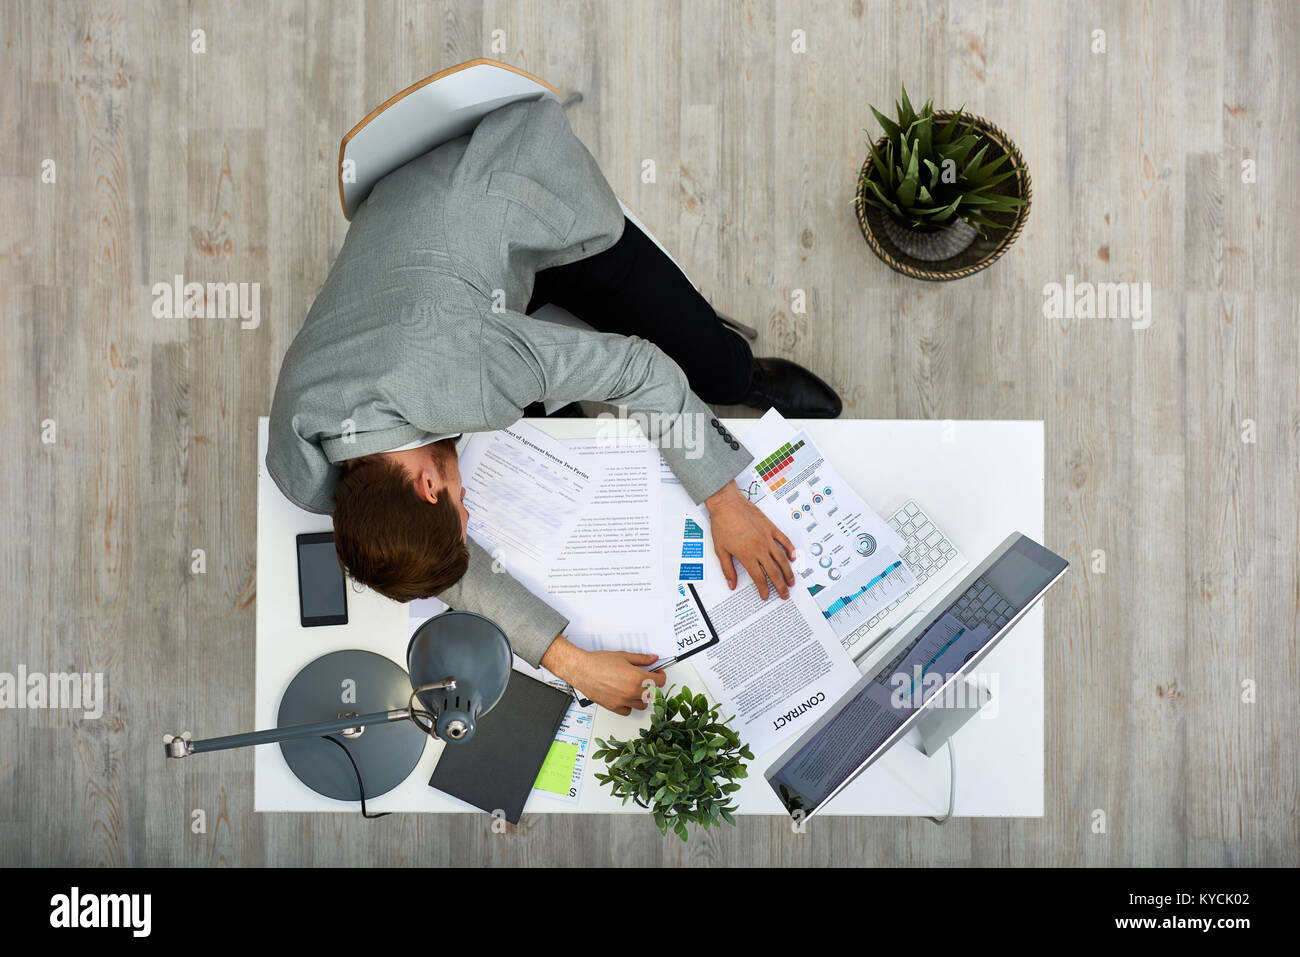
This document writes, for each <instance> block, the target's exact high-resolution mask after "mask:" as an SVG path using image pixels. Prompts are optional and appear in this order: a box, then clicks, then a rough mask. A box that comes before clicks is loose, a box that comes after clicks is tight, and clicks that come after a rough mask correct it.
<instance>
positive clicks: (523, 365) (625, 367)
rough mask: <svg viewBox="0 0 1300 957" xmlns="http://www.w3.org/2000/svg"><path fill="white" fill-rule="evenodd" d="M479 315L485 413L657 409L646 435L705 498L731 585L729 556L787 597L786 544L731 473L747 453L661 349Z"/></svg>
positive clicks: (517, 318)
mask: <svg viewBox="0 0 1300 957" xmlns="http://www.w3.org/2000/svg"><path fill="white" fill-rule="evenodd" d="M489 317H490V318H489ZM483 323H484V326H483V327H484V347H485V352H484V354H485V362H484V377H485V380H484V383H483V401H484V406H485V411H486V413H487V415H488V417H489V420H490V421H491V420H493V419H495V420H497V421H507V420H510V421H512V420H511V418H510V417H511V415H515V416H517V415H519V414H521V411H522V410H523V409H524V408H525V407H527V406H528V405H529V404H530V403H532V402H540V401H542V400H566V401H575V400H579V399H591V400H594V401H598V402H610V403H613V404H615V405H619V406H623V407H626V408H627V409H628V410H629V411H630V412H638V413H643V414H646V415H654V416H658V417H659V418H658V421H659V422H660V423H661V425H663V426H664V427H665V428H664V430H663V431H662V432H661V433H660V434H658V435H651V436H650V438H651V439H652V440H653V441H656V444H658V446H659V449H660V451H661V452H662V453H663V456H664V460H665V461H666V462H667V463H668V465H669V467H670V468H671V469H672V470H673V474H674V475H676V476H677V477H678V478H679V479H681V482H682V487H683V488H685V489H686V492H687V493H688V494H689V495H690V496H691V500H692V501H694V502H696V503H697V504H698V503H703V504H704V505H705V506H706V507H707V508H708V510H709V521H710V524H711V525H712V526H713V545H714V551H715V552H716V553H717V556H718V561H719V563H720V564H721V566H722V573H723V575H724V576H726V579H727V583H728V584H729V585H730V586H731V587H732V588H735V587H736V580H737V579H736V568H735V564H734V562H733V559H734V561H735V562H739V563H740V564H741V566H742V567H744V569H745V571H746V572H747V573H748V574H749V576H750V578H752V579H753V580H754V583H755V584H756V585H757V586H758V591H759V595H760V596H761V597H762V598H763V599H764V600H767V597H768V594H769V592H768V584H767V583H768V579H769V578H770V579H771V581H772V584H773V585H774V586H775V587H776V591H777V592H778V593H779V594H780V595H781V597H782V598H788V597H790V590H789V586H790V585H793V584H794V572H793V571H792V570H791V568H790V559H791V558H793V557H794V546H793V545H792V544H791V543H790V539H788V538H787V537H786V536H785V535H783V534H782V533H781V531H780V529H778V528H777V527H776V526H775V525H774V524H773V523H772V521H771V520H770V519H769V518H768V517H767V516H766V515H764V514H763V513H762V512H761V511H759V509H758V508H757V507H756V506H755V505H754V504H753V503H751V502H749V501H748V500H747V499H746V498H745V496H744V495H742V494H741V493H740V490H739V489H738V488H736V486H735V483H734V482H733V481H732V480H733V479H734V478H735V477H736V476H737V475H739V474H740V471H741V469H743V468H745V467H746V466H747V465H749V463H750V461H751V460H752V459H753V455H751V454H750V452H749V450H748V449H746V448H745V447H744V446H743V445H741V444H740V442H739V441H738V440H737V439H735V438H734V437H733V436H732V435H731V433H730V432H728V431H727V430H726V429H725V428H724V427H723V426H722V425H721V424H720V423H719V422H718V420H717V418H716V417H714V415H713V413H712V412H711V411H710V410H709V407H708V406H707V405H705V404H704V402H703V400H701V399H700V398H699V396H697V395H696V394H695V393H694V392H692V391H691V389H690V387H689V385H688V384H687V382H686V374H685V373H684V372H682V370H681V367H680V366H678V365H677V363H675V362H673V360H672V359H671V358H669V357H668V356H667V355H666V354H665V353H664V352H663V350H662V349H660V348H659V347H658V346H656V345H654V343H652V342H648V341H647V340H645V339H640V338H638V337H636V336H620V335H616V334H614V333H604V332H589V331H587V330H583V329H574V328H571V327H569V326H561V325H558V324H557V323H553V322H544V321H541V320H538V319H531V318H529V317H527V316H521V315H519V314H518V313H512V312H508V311H507V312H505V313H502V314H499V315H492V314H490V313H489V314H487V315H485V317H484V320H483ZM651 421H652V422H653V421H655V420H653V419H652V420H651ZM652 431H653V430H652Z"/></svg>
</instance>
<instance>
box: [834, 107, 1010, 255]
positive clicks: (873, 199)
mask: <svg viewBox="0 0 1300 957" xmlns="http://www.w3.org/2000/svg"><path fill="white" fill-rule="evenodd" d="M894 110H895V112H896V113H897V114H898V120H897V122H895V121H894V120H891V119H890V118H889V117H887V116H885V115H884V114H882V113H881V112H880V111H879V110H877V109H876V108H875V107H874V106H873V107H871V112H872V113H874V114H875V116H876V120H877V122H879V123H880V127H881V129H883V130H884V131H885V136H886V142H885V149H884V155H881V151H880V150H878V149H876V146H875V144H874V143H873V142H871V141H868V142H867V148H868V149H869V150H871V166H872V169H873V170H874V171H875V174H876V175H875V176H870V175H868V173H867V172H866V171H865V170H864V171H863V172H862V174H861V175H860V177H859V180H860V181H861V183H862V184H863V185H865V188H866V192H865V193H864V198H865V200H866V201H867V203H869V204H870V205H872V206H874V207H876V208H877V209H880V210H883V211H884V212H886V213H889V214H890V215H892V216H893V217H894V219H895V220H896V221H897V222H898V223H899V224H900V225H903V226H906V227H908V228H910V229H927V228H930V227H936V226H946V225H949V224H951V223H952V222H954V221H955V220H957V219H959V218H960V219H964V220H965V221H966V222H968V223H969V224H970V225H971V226H973V227H974V228H975V229H976V230H977V231H978V232H979V233H980V235H981V236H982V235H984V229H985V228H986V227H987V228H993V229H1005V228H1007V224H1005V223H999V222H996V221H995V220H992V219H990V218H989V217H988V215H987V214H988V213H1009V212H1012V211H1014V210H1015V209H1017V208H1018V207H1020V206H1023V205H1025V201H1024V200H1023V199H1021V198H1020V197H1018V196H1009V195H1006V194H1004V193H995V192H993V188H994V187H995V186H997V185H998V184H999V183H1001V182H1003V181H1004V180H1006V179H1008V178H1009V177H1011V176H1014V175H1015V174H1016V173H1017V172H1019V171H1020V170H1019V169H1018V168H1016V167H1012V168H1010V169H1006V170H1002V171H1001V172H998V170H999V168H1000V167H1001V166H1002V164H1003V163H1005V162H1006V161H1007V159H1008V158H1009V154H1006V153H1003V154H1002V155H1000V156H998V157H997V158H996V159H992V160H989V161H988V162H987V163H986V162H985V161H984V156H985V154H986V153H987V152H988V149H989V146H990V145H991V143H990V141H989V140H988V139H987V138H986V137H984V136H983V135H981V134H980V133H979V132H978V131H975V132H972V130H973V129H974V125H975V118H974V117H970V118H968V119H967V121H966V123H965V125H962V124H961V119H962V114H963V111H964V110H965V107H963V108H962V109H960V110H958V111H957V112H956V113H955V114H954V115H953V116H952V117H950V118H949V119H948V120H947V122H936V120H935V116H934V101H932V100H926V102H925V105H924V106H922V107H921V112H920V113H917V112H916V111H915V110H914V109H913V108H912V104H911V101H909V100H908V98H907V87H903V95H902V99H901V100H898V101H895V103H894ZM863 132H866V131H865V130H864V131H863ZM976 147H978V149H976Z"/></svg>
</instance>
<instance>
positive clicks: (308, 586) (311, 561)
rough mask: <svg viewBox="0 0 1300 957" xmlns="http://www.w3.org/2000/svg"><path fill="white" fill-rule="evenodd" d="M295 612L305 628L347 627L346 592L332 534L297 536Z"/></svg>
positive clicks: (321, 533)
mask: <svg viewBox="0 0 1300 957" xmlns="http://www.w3.org/2000/svg"><path fill="white" fill-rule="evenodd" d="M298 611H299V614H300V615H301V617H302V626H303V627H304V628H314V627H316V626H317V625H346V624H347V623H348V590H347V587H346V583H345V582H344V580H343V566H342V565H341V564H340V563H339V557H338V554H337V553H336V552H335V551H334V533H333V532H312V533H309V534H302V535H299V536H298Z"/></svg>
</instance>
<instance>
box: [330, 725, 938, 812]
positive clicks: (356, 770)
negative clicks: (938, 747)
mask: <svg viewBox="0 0 1300 957" xmlns="http://www.w3.org/2000/svg"><path fill="white" fill-rule="evenodd" d="M321 737H322V738H324V739H325V740H326V741H333V742H334V743H335V744H337V745H338V746H339V747H340V748H342V749H343V753H344V754H346V755H347V756H348V762H349V763H350V764H351V765H352V772H353V773H354V774H355V775H356V776H357V793H358V794H360V795H361V816H362V817H364V818H369V819H370V820H372V821H373V820H374V819H375V818H377V817H388V815H390V814H392V813H393V812H392V811H381V812H380V813H378V814H371V813H370V812H369V811H367V810H366V787H365V785H364V784H362V783H361V769H360V768H358V767H357V762H356V760H355V759H354V758H353V757H352V752H351V751H349V750H348V746H347V745H346V744H344V743H343V742H342V741H340V740H339V739H338V738H336V737H334V736H333V735H329V734H322V735H321ZM949 813H951V812H949Z"/></svg>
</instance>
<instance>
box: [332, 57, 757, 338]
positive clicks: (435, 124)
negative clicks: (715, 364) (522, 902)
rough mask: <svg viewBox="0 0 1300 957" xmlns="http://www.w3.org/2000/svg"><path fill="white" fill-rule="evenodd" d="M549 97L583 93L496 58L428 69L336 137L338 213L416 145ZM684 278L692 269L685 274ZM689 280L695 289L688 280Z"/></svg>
mask: <svg viewBox="0 0 1300 957" xmlns="http://www.w3.org/2000/svg"><path fill="white" fill-rule="evenodd" d="M538 98H547V99H552V100H557V101H559V102H560V106H561V107H563V108H564V109H566V110H567V109H568V108H569V107H570V106H572V105H573V104H575V103H579V102H581V101H582V94H581V93H573V94H571V95H570V96H569V97H567V98H565V99H564V100H560V94H559V91H558V90H556V89H555V87H553V86H551V85H550V84H549V83H546V82H545V81H543V80H539V79H538V78H537V77H535V76H533V75H532V74H529V73H525V72H524V71H523V70H520V69H518V68H516V67H513V66H509V65H507V64H505V63H498V62H497V61H496V60H488V59H485V58H482V57H480V58H478V59H475V60H467V61H466V62H464V63H461V64H458V65H457V66H453V67H448V68H447V69H445V70H442V71H441V72H439V73H435V74H434V75H433V76H430V77H427V78H425V79H423V80H421V81H420V82H419V83H416V84H414V85H412V86H408V87H407V88H406V89H405V90H403V91H402V92H400V93H398V94H396V95H394V96H391V97H389V98H388V99H387V100H385V101H384V102H383V103H381V104H380V105H379V106H377V107H375V108H374V109H373V110H371V111H370V113H369V114H367V115H366V118H365V119H363V120H362V121H361V122H360V123H358V124H357V125H356V126H354V127H352V129H351V130H350V131H349V132H348V134H347V135H346V136H344V137H343V141H342V142H341V143H339V169H338V177H339V202H340V204H342V206H343V216H344V218H346V219H348V220H351V219H352V214H353V213H355V212H356V209H357V207H358V206H360V205H361V203H362V202H363V201H364V200H365V198H366V197H367V196H369V195H370V191H371V190H372V189H373V188H374V185H375V183H377V182H379V180H381V179H382V178H383V177H385V176H387V175H388V174H389V173H391V172H392V171H393V170H395V169H397V168H398V167H399V166H402V165H404V164H405V163H407V162H409V161H411V160H413V159H415V157H417V156H419V155H421V154H422V153H427V152H428V151H429V150H431V149H433V148H434V147H436V146H438V145H439V144H442V143H446V142H447V141H448V140H453V139H455V138H456V137H458V136H464V135H465V134H466V133H468V132H470V131H471V130H472V129H474V127H475V126H477V125H478V122H479V121H480V120H481V119H483V117H484V116H486V115H487V114H488V113H491V112H492V111H493V110H495V109H498V108H500V107H502V106H505V105H506V104H508V103H514V102H515V101H517V100H531V99H538ZM619 205H620V206H621V207H622V208H623V215H625V216H626V217H627V219H628V222H629V223H630V224H631V225H633V226H635V227H636V228H637V229H639V230H641V232H643V233H645V235H646V237H647V238H648V239H649V240H650V241H651V242H652V243H654V244H655V245H656V246H658V247H659V248H660V249H661V250H663V253H664V255H665V256H667V257H668V258H669V259H672V261H673V265H675V266H677V268H678V269H680V270H681V272H682V275H683V276H686V270H684V269H682V267H681V265H680V264H679V263H678V262H677V260H676V259H673V257H672V255H671V254H670V253H669V252H668V250H666V249H664V247H663V244H662V243H660V242H659V240H658V239H656V238H655V237H654V234H653V233H651V232H650V230H648V229H646V227H645V224H643V223H642V222H641V221H640V220H639V219H637V218H636V216H635V215H634V214H633V212H632V210H630V209H628V207H627V204H626V203H624V202H623V201H622V200H621V199H620V200H619ZM686 279H687V281H688V282H690V276H686ZM691 285H692V286H695V288H696V289H699V286H697V285H696V284H695V283H694V282H691ZM531 315H533V316H535V317H536V318H538V319H542V320H545V321H547V322H558V323H560V324H562V325H568V326H575V327H578V328H582V329H590V328H591V327H590V326H589V325H587V323H585V322H583V321H582V320H580V319H578V318H577V317H576V316H574V315H573V314H572V313H570V312H568V311H567V310H565V309H562V308H560V307H559V306H557V305H555V304H554V303H548V304H547V305H545V306H542V307H541V308H540V309H536V310H534V311H533V312H532V313H531ZM718 318H719V319H720V320H722V322H723V324H724V325H727V326H729V327H730V328H732V329H734V330H735V331H736V332H738V333H740V334H741V335H743V336H746V337H748V338H749V339H757V338H758V331H757V330H755V329H753V328H752V327H750V326H747V325H745V324H744V323H742V322H738V321H737V320H735V319H732V318H730V317H728V316H724V315H722V314H721V313H718Z"/></svg>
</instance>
